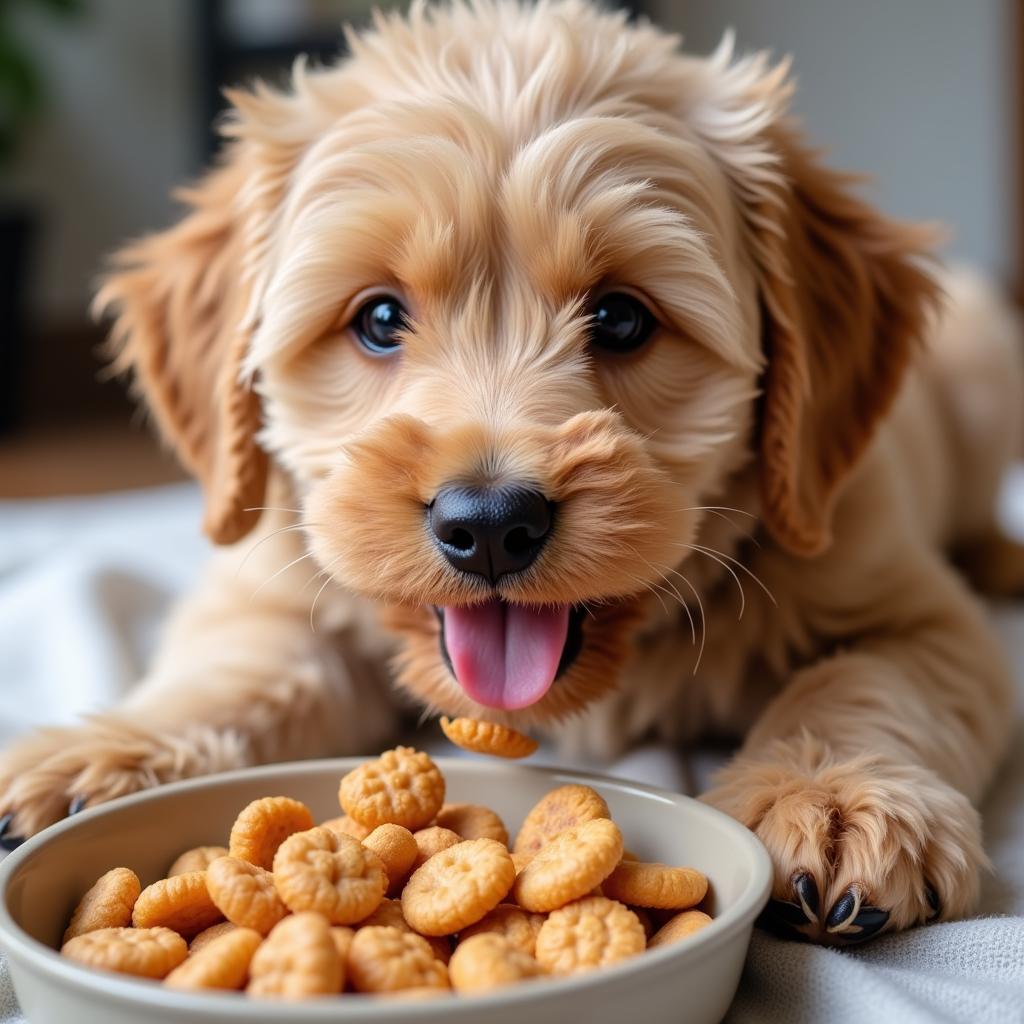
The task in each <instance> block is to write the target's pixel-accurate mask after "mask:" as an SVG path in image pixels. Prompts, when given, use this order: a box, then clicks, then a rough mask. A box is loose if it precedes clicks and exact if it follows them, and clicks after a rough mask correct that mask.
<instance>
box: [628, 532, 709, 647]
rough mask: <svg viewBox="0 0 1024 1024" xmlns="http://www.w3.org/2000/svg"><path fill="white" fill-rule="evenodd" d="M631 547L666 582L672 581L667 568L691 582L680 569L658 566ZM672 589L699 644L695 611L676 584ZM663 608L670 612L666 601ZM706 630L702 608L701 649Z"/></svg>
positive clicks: (693, 638) (694, 639)
mask: <svg viewBox="0 0 1024 1024" xmlns="http://www.w3.org/2000/svg"><path fill="white" fill-rule="evenodd" d="M630 548H631V550H632V551H633V553H634V555H636V556H637V557H638V558H640V559H641V560H642V561H644V562H647V564H648V565H649V566H650V567H651V568H652V569H653V570H654V571H655V572H656V573H659V575H660V576H661V578H662V579H663V580H664V581H665V582H666V583H670V581H669V578H668V574H667V572H666V571H665V570H667V571H668V572H673V573H675V574H676V575H678V576H680V577H682V578H683V579H684V581H685V582H686V583H687V584H689V580H686V578H685V577H683V576H682V573H680V572H679V571H678V570H677V569H669V567H668V566H658V565H655V564H654V563H653V562H651V561H650V560H649V559H646V558H643V556H641V555H640V553H639V552H638V551H637V550H636V548H635V547H633V546H632V545H630ZM634 578H635V577H634ZM690 589H691V590H693V586H692V584H690ZM672 591H673V593H674V595H675V597H676V600H677V601H678V602H679V605H680V607H681V608H682V609H683V611H684V612H686V617H687V619H689V621H690V636H691V637H692V642H693V644H694V646H696V644H697V626H696V623H695V622H694V620H693V612H691V611H690V606H689V605H688V604H687V603H686V600H685V599H684V598H683V595H682V594H680V593H679V590H678V589H677V588H676V587H675V586H673V587H672ZM694 592H695V593H696V591H694ZM662 608H663V609H664V610H665V614H666V615H667V614H668V609H667V608H665V604H664V602H662ZM706 632H707V628H706V626H705V625H704V623H703V609H702V620H701V651H703V638H704V635H705V634H706ZM697 664H700V658H699V657H698V659H697Z"/></svg>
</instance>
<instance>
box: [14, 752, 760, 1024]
mask: <svg viewBox="0 0 1024 1024" xmlns="http://www.w3.org/2000/svg"><path fill="white" fill-rule="evenodd" d="M431 756H432V757H433V755H431ZM433 760H434V761H435V763H436V764H437V765H438V767H439V768H440V769H441V771H442V773H445V772H448V771H453V770H454V771H455V772H457V773H461V772H464V771H467V770H470V771H472V772H474V773H483V774H486V775H499V776H500V775H503V774H505V773H507V772H508V771H509V770H511V771H513V772H528V773H530V774H536V775H542V776H544V777H546V778H548V779H552V780H555V781H556V782H557V784H558V785H566V784H570V783H578V784H582V785H591V786H594V785H597V786H600V785H604V786H610V787H612V788H613V789H615V790H617V791H618V792H620V793H626V794H629V793H631V792H634V793H636V794H637V795H642V796H644V797H646V798H652V797H653V798H655V799H657V800H660V801H662V802H664V803H666V804H671V805H673V806H676V807H686V808H687V809H688V811H689V812H691V813H696V814H697V815H698V816H700V817H703V818H705V819H706V820H713V821H715V822H716V823H717V825H718V826H719V827H720V828H724V829H725V830H726V831H727V832H728V833H729V834H730V835H731V837H732V839H733V841H735V842H736V843H737V844H738V845H740V846H741V847H743V848H744V849H745V851H746V852H747V854H748V858H749V859H750V862H751V873H750V879H749V881H748V883H747V885H746V886H745V888H744V889H743V891H742V892H741V893H740V895H739V897H738V898H737V899H736V902H735V903H734V904H733V905H732V906H731V907H729V908H728V909H727V910H725V911H723V912H722V913H721V914H719V915H718V916H717V917H715V918H714V919H713V921H712V923H711V924H709V925H708V926H707V927H705V928H703V929H701V930H700V931H699V932H697V933H696V934H695V935H693V936H692V937H691V938H689V939H688V940H687V942H685V943H671V944H669V945H666V946H663V947H662V948H660V949H653V950H647V951H646V952H645V953H644V955H643V956H642V957H633V958H632V959H630V960H626V961H623V962H622V963H619V964H614V965H612V966H611V967H606V968H604V969H602V970H600V971H595V972H591V973H587V974H583V975H578V976H575V977H567V978H557V979H551V978H547V979H545V981H544V984H542V985H540V984H538V985H532V984H523V985H517V986H514V987H511V988H507V989H501V990H499V991H495V992H488V993H481V994H479V995H470V996H466V995H463V996H460V997H459V999H458V1000H457V1001H450V1000H440V1001H434V1000H425V1001H423V1002H422V1003H416V1002H403V1003H402V1004H401V1013H402V1015H403V1016H408V1017H409V1018H410V1019H414V1018H418V1017H421V1016H422V1017H426V1016H429V1015H431V1014H449V1013H451V1012H452V1011H454V1010H455V1009H456V1007H460V1006H464V1005H465V1006H472V1008H473V1010H474V1011H479V1012H481V1013H483V1012H486V1010H487V1008H488V1006H490V1005H499V1004H500V1005H503V1006H508V1005H510V1004H511V1005H520V1006H521V1007H522V1009H523V1012H524V1013H526V1012H528V1010H529V1006H530V1004H531V1003H534V1002H536V1001H538V1000H543V999H545V998H547V997H549V996H550V995H554V994H557V995H568V994H569V993H571V992H573V991H581V990H586V991H589V992H591V993H594V992H597V991H599V990H600V989H601V988H603V987H604V986H605V985H615V984H617V983H618V982H620V981H621V982H630V981H632V983H633V984H642V983H643V980H644V978H645V977H646V976H648V975H651V976H652V977H653V976H654V975H658V974H660V973H662V972H663V971H665V970H666V969H667V968H668V967H669V966H670V965H671V964H673V963H675V962H677V961H678V962H682V961H684V960H697V959H704V957H705V956H707V955H709V954H711V953H713V952H714V950H715V949H717V948H718V947H719V946H720V945H722V944H723V943H725V942H727V941H729V939H730V938H731V936H732V935H733V933H734V931H735V930H738V929H741V928H745V927H747V926H748V925H753V922H754V919H755V918H756V917H757V915H758V914H759V913H760V912H761V910H762V909H763V908H764V905H765V903H766V902H767V900H768V895H769V893H770V891H771V885H772V877H773V867H772V863H771V859H770V857H769V855H768V851H767V850H766V849H765V847H764V845H763V844H762V843H761V841H760V840H759V839H758V838H757V836H756V835H754V833H753V832H751V831H750V830H749V829H747V828H746V827H745V826H744V825H741V824H740V823H739V822H738V821H736V820H735V819H733V818H731V817H729V816H728V815H727V814H725V813H724V812H723V811H719V810H718V809H717V808H714V807H712V806H710V805H709V804H705V803H701V802H700V801H699V800H695V799H694V798H693V797H690V796H686V795H685V794H682V793H673V792H671V791H670V790H665V789H660V788H659V787H657V786H650V785H647V784H646V783H641V782H634V781H633V780H631V779H625V778H619V777H616V776H613V775H607V774H602V773H599V772H591V771H583V770H579V771H578V770H576V769H574V768H560V767H556V766H551V765H531V764H508V763H504V762H497V763H495V762H486V761H476V760H473V759H469V758H463V757H433ZM365 761H366V757H339V758H320V759H316V760H309V761H290V762H282V763H280V764H272V765H260V766H258V767H251V768H240V769H235V770H233V771H228V772H219V773H216V774H212V775H203V776H199V777H197V778H194V779H185V780H183V781H181V782H173V783H167V784H165V785H162V786H157V787H154V788H152V789H147V790H143V791H141V792H139V793H132V794H130V795H128V796H124V797H120V798H118V799H116V800H111V801H109V802H107V803H104V804H100V805H99V806H97V807H93V808H88V809H87V810H84V811H81V812H80V813H79V814H76V815H74V816H73V817H70V818H64V819H63V820H61V821H59V822H56V823H54V824H53V825H50V826H49V827H48V828H46V829H43V830H42V831H41V832H39V833H37V834H36V835H35V836H32V837H31V838H30V839H29V840H27V841H26V842H25V843H24V844H23V845H22V846H20V847H19V848H18V849H16V850H14V851H13V852H11V853H9V854H8V855H7V857H6V858H5V859H4V860H3V861H2V862H0V950H3V951H4V952H6V953H7V955H8V957H9V958H10V959H12V960H16V961H20V963H19V966H22V965H28V966H30V967H31V969H33V970H34V971H35V972H36V973H37V974H39V975H43V976H48V977H51V978H56V979H59V982H60V984H62V985H64V986H66V987H67V986H70V987H72V988H74V989H76V990H77V991H78V992H80V993H82V994H83V995H85V994H89V995H92V996H98V997H101V998H106V999H116V1000H119V1001H121V1002H123V1003H124V1004H125V1005H129V1004H135V1005H138V1006H141V1007H143V1008H144V1007H145V1006H146V1005H149V1006H150V1007H160V1008H161V1009H166V1010H180V1011H181V1013H182V1014H183V1017H182V1019H183V1020H184V1019H186V1018H185V1016H184V1015H185V1014H187V1013H188V1012H189V1011H191V1012H192V1013H207V1014H220V1015H221V1016H222V1018H223V1019H224V1020H225V1021H234V1020H237V1021H243V1020H244V1021H252V1022H254V1024H258V1022H261V1021H274V1020H278V1019H280V1014H281V1012H282V1008H283V1007H284V1006H287V1013H288V1015H289V1018H290V1019H294V1020H296V1021H303V1020H306V1021H311V1022H312V1021H326V1020H343V1019H345V1017H346V1014H347V1013H349V1012H351V1013H353V1014H360V1015H361V1016H362V1018H364V1019H366V1020H373V1019H375V1018H381V1019H388V1018H393V1017H394V1014H395V1011H396V1005H397V1004H396V1003H395V1002H393V1001H392V1000H388V999H381V998H379V997H375V996H363V995H359V994H352V993H346V996H345V999H344V1000H342V1001H338V1000H337V998H336V997H335V996H325V997H323V998H322V999H319V998H313V999H309V1000H305V1001H295V1002H288V1003H287V1004H285V1003H282V1002H280V1001H270V1000H267V1001H262V1000H252V999H239V998H238V996H239V993H236V992H215V991H211V992H208V993H206V992H204V993H202V994H195V993H190V992H181V991H174V990H168V989H166V988H164V987H163V986H162V985H159V984H153V983H152V982H150V981H149V980H148V979H144V978H133V977H127V976H121V975H118V974H116V973H114V972H108V971H100V970H96V969H93V968H89V967H86V966H84V965H80V964H76V963H75V962H73V961H71V960H68V959H67V958H66V957H63V956H61V955H60V953H59V952H58V951H57V950H55V949H52V948H51V947H49V946H47V945H46V944H45V943H43V942H40V941H39V940H37V939H35V938H33V937H32V936H31V935H29V934H28V932H26V931H25V930H24V929H23V928H22V927H21V926H20V925H19V924H18V923H17V922H16V921H15V920H14V917H13V915H12V914H11V912H10V910H9V909H8V905H7V903H8V889H9V886H10V883H11V880H12V879H13V878H14V876H15V875H16V874H17V873H18V872H19V870H20V869H21V867H22V865H23V864H24V863H25V862H27V861H28V860H30V859H31V858H32V857H33V856H34V855H35V853H36V851H37V850H39V849H41V848H43V847H44V846H46V845H48V844H49V843H51V842H53V841H54V840H56V839H58V838H59V837H60V836H62V835H64V834H65V833H67V832H70V831H73V830H74V829H76V828H78V827H80V826H81V825H82V824H84V823H85V822H86V821H91V820H95V819H97V818H102V817H104V816H106V815H107V814H109V813H111V812H113V811H120V810H123V809H124V808H128V807H132V806H134V805H136V804H143V803H152V802H157V801H159V800H161V799H163V798H165V797H167V796H172V795H176V794H180V793H187V792H190V791H198V790H203V789H209V788H218V787H220V786H224V785H231V784H233V783H236V782H240V781H249V780H252V779H259V778H260V777H261V776H264V775H265V776H276V777H279V778H282V784H284V779H286V778H287V777H288V776H291V775H302V774H306V773H309V772H318V771H326V770H331V771H339V772H340V773H344V772H345V771H350V770H351V769H352V768H354V767H357V766H358V765H360V764H363V763H364V762H365ZM346 1007H348V1008H349V1009H346Z"/></svg>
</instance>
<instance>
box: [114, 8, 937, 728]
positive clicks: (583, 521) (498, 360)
mask: <svg viewBox="0 0 1024 1024" xmlns="http://www.w3.org/2000/svg"><path fill="white" fill-rule="evenodd" d="M677 42H678V41H677V40H676V39H674V38H672V37H668V36H665V35H663V34H661V33H659V32H658V31H657V30H655V29H653V28H651V27H649V26H630V25H627V24H626V23H625V22H624V19H623V18H622V17H621V16H619V15H614V14H607V13H599V12H596V11H595V10H593V9H592V8H590V7H589V6H588V5H586V4H585V3H583V2H582V0H579V2H577V0H565V2H558V3H550V4H542V5H540V6H539V7H537V8H530V7H522V6H519V5H518V4H514V3H503V2H494V3H491V2H489V0H480V2H479V3H476V4H473V5H471V6H463V5H462V4H456V5H454V6H452V7H450V8H447V7H446V8H443V9H439V10H435V11H426V12H424V11H423V10H421V9H416V10H415V11H414V13H413V14H412V15H411V16H410V18H409V19H408V20H402V19H400V18H397V17H393V18H380V19H379V20H378V23H377V26H376V29H375V31H373V32H371V33H369V34H367V35H365V36H362V37H358V38H351V39H350V44H351V49H352V56H351V57H350V58H349V59H347V60H346V61H344V62H342V63H341V64H340V65H338V66H337V67H335V68H331V69H325V70H316V71H310V70H307V69H306V68H305V67H304V66H302V65H299V66H298V67H297V68H296V71H295V73H294V80H293V83H292V88H291V90H290V91H288V92H287V93H277V92H273V91H271V90H269V89H265V88H260V89H258V90H257V91H256V92H255V93H233V94H231V98H232V101H233V104H234V112H233V115H232V117H231V119H230V120H229V121H228V122H227V124H226V128H225V133H226V134H227V135H228V136H229V142H228V144H227V146H226V150H225V155H224V161H223V164H222V166H221V167H220V168H219V169H217V170H214V171H213V172H212V173H211V174H210V175H209V176H208V177H207V178H206V179H205V180H204V181H203V182H201V183H200V185H199V186H198V187H197V188H196V189H194V190H193V191H191V192H189V193H188V194H187V195H186V199H187V201H188V202H189V203H190V204H191V205H192V206H193V207H194V209H193V212H191V213H190V215H189V216H188V217H187V218H186V219H185V220H184V221H183V222H182V223H181V224H179V225H178V226H177V227H175V228H173V229H171V230H170V231H167V232H165V233H163V234H159V235H156V236H153V237H150V238H147V239H144V240H143V241H142V242H140V243H137V244H136V245H135V246H133V247H131V248H130V249H128V250H126V252H125V253H124V254H123V256H122V259H123V261H124V264H125V265H124V266H123V267H122V269H120V270H119V271H118V272H116V273H115V274H113V275H112V276H111V277H110V278H109V279H108V281H107V283H106V286H105V288H104V290H103V292H102V293H101V296H100V302H101V303H108V302H109V303H113V304H114V305H115V306H116V308H117V311H118V321H117V325H116V329H115V342H116V344H117V345H118V348H119V352H120V356H119V359H120V363H121V365H122V366H125V367H128V366H130V367H132V368H133V369H134V372H135V375H136V379H137V380H138V382H139V383H140V384H141V387H142V389H143V390H144V392H145V394H146V396H147V398H148V401H149V404H150V406H151V408H152V409H153V411H154V413H155V415H156V418H157V420H158V422H159V424H160V426H161V428H162V429H163V431H164V432H165V433H166V434H167V435H168V436H169V437H170V438H171V439H172V440H173V441H174V443H175V444H176V446H177V448H178V450H179V452H180V454H181V456H182V458H183V459H184V460H185V462H186V463H187V464H188V465H189V466H190V467H191V468H192V469H193V471H194V472H195V473H196V474H197V475H198V476H199V478H200V479H201V480H202V481H203V484H204V486H205V488H206V493H207V519H206V527H207V531H208V532H209V533H210V535H211V536H212V537H213V538H214V539H215V540H217V541H220V542H233V541H236V540H238V539H239V538H240V537H242V536H243V535H244V534H245V533H246V532H247V531H248V530H249V529H250V528H251V526H252V525H253V523H254V521H255V519H256V517H258V515H259V513H258V511H248V510H250V509H256V508H258V507H259V506H260V505H261V504H263V502H262V500H261V496H262V491H263V487H264V484H265V480H266V477H267V473H268V466H271V467H276V469H278V470H280V471H281V472H283V473H285V474H287V475H288V476H289V477H290V479H291V481H292V482H293V485H294V487H295V490H296V493H297V495H298V497H299V499H300V500H301V501H302V503H303V508H304V510H305V521H306V528H307V531H308V537H309V543H310V546H311V548H312V551H313V552H314V554H315V557H316V559H317V560H318V561H319V562H320V563H321V565H322V566H323V567H324V569H326V570H327V571H328V572H329V573H330V574H331V576H333V578H334V579H336V580H337V581H338V582H339V583H340V584H341V585H343V586H344V587H346V588H348V589H350V590H352V591H354V592H356V593H358V594H361V595H365V596H368V597H370V598H372V599H374V600H376V601H378V602H381V603H382V604H384V605H387V606H388V607H390V608H394V609H399V611H398V612H397V613H396V615H395V617H394V622H395V623H396V624H397V625H398V627H399V628H400V629H401V631H402V632H403V633H404V636H405V639H406V655H405V660H404V663H403V669H402V682H403V683H404V685H405V686H406V687H408V688H409V689H411V690H413V691H414V692H415V693H416V694H418V695H419V696H420V697H421V698H422V699H424V700H425V701H427V702H429V703H432V704H433V705H435V706H438V707H440V708H442V709H444V710H446V711H449V712H458V713H467V712H468V713H474V712H476V713H483V714H485V715H487V716H488V717H496V718H502V717H509V716H511V717H512V718H513V719H515V718H518V720H520V721H526V722H530V721H538V720H543V719H546V718H550V717H557V716H559V715H562V714H565V713H568V712H570V711H572V710H575V709H576V708H578V707H580V706H582V705H583V704H585V703H586V702H588V701H590V700H592V699H594V698H596V697H598V696H600V695H601V694H602V693H604V692H605V691H606V689H607V688H608V687H609V686H610V685H612V684H613V683H614V682H615V679H616V670H617V667H618V664H619V662H620V661H621V659H622V657H623V655H624V653H625V651H626V650H627V648H628V638H629V635H630V632H631V630H632V629H633V628H634V624H635V621H636V608H637V605H638V602H639V600H640V598H641V596H642V595H645V594H646V593H647V591H648V590H649V589H650V587H651V586H652V585H657V584H658V583H659V582H660V581H661V580H662V579H663V577H665V576H666V574H670V573H671V572H672V571H673V570H675V569H677V568H678V567H679V566H680V564H681V563H682V562H683V561H684V560H685V558H686V557H687V555H688V554H689V552H690V551H691V550H692V549H691V548H689V545H691V544H692V543H693V542H694V540H695V538H696V536H697V532H698V530H699V528H700V525H701V521H702V515H703V514H704V512H703V506H705V505H706V504H707V503H708V502H710V501H713V500H714V498H715V496H716V495H718V494H720V493H722V489H723V488H724V487H725V486H726V483H727V481H728V480H729V479H730V477H732V476H733V475H734V474H736V473H738V472H739V471H741V470H745V471H747V472H756V473H757V474H758V477H759V481H760V495H761V498H760V503H759V505H760V507H759V509H758V511H759V514H760V515H761V517H762V518H763V521H764V523H765V526H766V528H767V529H768V531H770V533H771V535H772V537H773V538H774V540H775V541H776V542H777V543H779V544H780V545H782V546H784V547H785V548H787V549H789V550H790V551H793V552H796V553H799V554H806V555H813V554H815V553H817V552H820V551H821V550H822V549H823V548H825V547H826V546H827V545H828V543H829V540H830V536H829V520H830V511H831V505H832V502H833V499H834V496H835V494H836V489H837V487H838V486H839V485H840V483H841V482H842V481H843V479H844V478H845V477H846V475H847V474H848V472H849V470H850V468H851V467H852V466H853V464H854V463H855V461H856V460H857V458H858V456H859V454H860V453H861V451H862V450H863V448H864V447H865V445H866V444H867V442H868V440H869V439H870V437H871V434H872V430H873V427H874V425H875V424H876V422H877V420H878V419H879V417H880V416H881V415H882V414H883V413H884V412H885V410H886V408H887V406H888V404H889V402H890V400H891V398H892V397H893V394H894V392H895V390H896V388H897V385H898V382H899V380H900V377H901V374H902V371H903V369H904V367H905V366H906V364H907V361H908V358H909V356H910V355H911V352H912V349H913V344H914V339H915V337H916V335H917V333H918V330H919V327H920V322H921V318H922V315H923V309H924V306H925V305H926V300H927V299H928V297H929V296H930V294H931V290H932V287H931V284H930V282H929V279H928V277H927V276H926V275H925V274H924V273H923V272H922V271H921V269H919V267H918V266H917V261H916V256H917V253H918V252H919V251H920V250H921V248H922V246H923V244H924V240H923V236H922V235H921V234H920V233H919V232H916V231H914V230H911V229H909V228H907V227H905V226H902V225H896V224H894V223H892V222H890V221H887V220H885V219H883V218H882V217H880V216H879V215H878V214H876V213H875V212H874V211H872V210H871V209H870V208H868V207H867V206H865V205H864V204H863V203H862V202H861V201H860V200H858V199H857V198H855V197H854V196H853V195H852V194H851V193H850V191H849V183H848V182H847V181H846V180H845V179H843V178H842V177H840V176H838V175H836V174H834V173H832V172H829V171H827V170H826V169H824V168H823V167H822V166H820V164H819V163H818V162H817V160H816V158H815V157H814V156H813V155H812V154H811V153H810V152H809V151H808V150H807V149H806V148H805V147H804V146H803V145H802V143H801V141H800V139H799V137H798V135H797V134H796V132H795V130H794V129H793V128H792V127H791V126H790V125H789V124H787V123H786V121H785V108H786V105H787V101H788V98H789V92H790V89H789V86H788V85H787V82H786V74H785V69H784V68H778V67H777V68H772V67H770V66H769V64H768V62H767V60H766V59H765V58H764V57H754V58H748V59H741V60H737V61H734V60H733V59H732V57H731V53H730V51H729V47H728V46H724V47H723V48H721V49H720V51H719V52H718V53H717V54H716V55H714V56H712V57H711V58H708V59H695V58H687V57H684V56H682V55H681V54H680V53H679V52H678V51H677ZM512 712H516V713H517V714H516V715H511V713H512Z"/></svg>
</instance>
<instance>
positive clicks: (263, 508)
mask: <svg viewBox="0 0 1024 1024" xmlns="http://www.w3.org/2000/svg"><path fill="white" fill-rule="evenodd" d="M242 511H243V512H290V513H291V514H292V515H296V516H301V515H304V513H303V511H302V509H301V508H277V507H276V506H274V505H253V506H251V507H250V508H243V509H242Z"/></svg>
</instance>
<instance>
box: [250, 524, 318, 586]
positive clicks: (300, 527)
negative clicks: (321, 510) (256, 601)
mask: <svg viewBox="0 0 1024 1024" xmlns="http://www.w3.org/2000/svg"><path fill="white" fill-rule="evenodd" d="M306 525H307V524H306V523H292V524H291V525H290V526H281V527H279V528H278V529H276V530H271V532H270V533H268V534H267V535H266V536H265V537H260V539H259V540H258V541H256V543H255V544H253V546H252V547H251V548H249V550H248V551H246V553H245V555H243V557H242V560H241V562H239V563H238V568H237V569H235V579H238V574H239V573H240V572H241V571H242V569H244V568H245V564H246V562H248V561H249V559H250V558H251V557H252V556H253V555H254V554H255V553H256V551H257V549H258V548H260V547H262V546H263V545H264V544H266V542H267V541H268V540H272V539H273V538H274V537H277V536H279V535H280V534H282V533H289V532H291V531H294V530H303V529H305V528H306ZM308 525H310V526H314V525H316V524H314V523H309V524H308Z"/></svg>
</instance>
